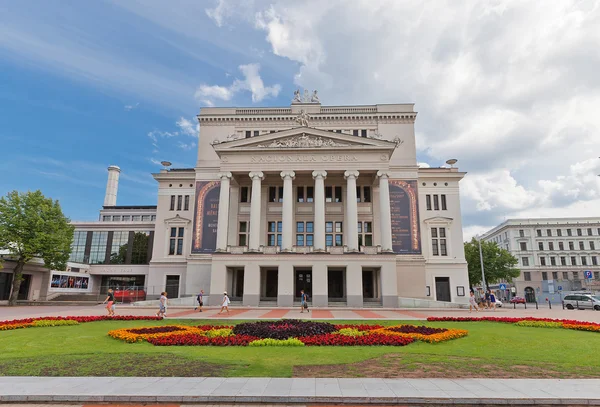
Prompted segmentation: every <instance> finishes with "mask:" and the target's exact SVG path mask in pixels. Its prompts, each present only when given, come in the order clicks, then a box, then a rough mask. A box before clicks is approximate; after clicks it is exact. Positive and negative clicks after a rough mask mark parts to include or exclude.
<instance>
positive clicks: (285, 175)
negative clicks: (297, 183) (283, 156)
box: [279, 171, 296, 181]
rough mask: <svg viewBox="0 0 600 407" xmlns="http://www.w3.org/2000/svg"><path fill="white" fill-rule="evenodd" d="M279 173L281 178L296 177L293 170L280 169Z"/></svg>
mask: <svg viewBox="0 0 600 407" xmlns="http://www.w3.org/2000/svg"><path fill="white" fill-rule="evenodd" d="M279 175H281V178H283V179H284V180H285V179H291V180H292V181H293V180H294V179H296V173H295V172H294V171H281V173H280V174H279Z"/></svg>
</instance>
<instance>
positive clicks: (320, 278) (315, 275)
mask: <svg viewBox="0 0 600 407" xmlns="http://www.w3.org/2000/svg"><path fill="white" fill-rule="evenodd" d="M311 284H312V298H311V299H310V300H311V301H312V305H313V307H326V306H327V305H329V295H328V292H327V291H328V284H327V266H326V263H325V262H323V261H319V262H315V263H313V266H312V281H311Z"/></svg>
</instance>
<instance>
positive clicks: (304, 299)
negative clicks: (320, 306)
mask: <svg viewBox="0 0 600 407" xmlns="http://www.w3.org/2000/svg"><path fill="white" fill-rule="evenodd" d="M304 310H306V312H310V310H309V309H308V294H306V293H305V292H304V290H300V313H301V314H303V313H304Z"/></svg>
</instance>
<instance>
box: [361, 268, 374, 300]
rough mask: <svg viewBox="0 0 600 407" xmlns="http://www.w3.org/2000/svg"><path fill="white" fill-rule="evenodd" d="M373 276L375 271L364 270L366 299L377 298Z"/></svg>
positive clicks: (363, 282)
mask: <svg viewBox="0 0 600 407" xmlns="http://www.w3.org/2000/svg"><path fill="white" fill-rule="evenodd" d="M373 274H374V272H373V270H363V272H362V286H363V298H364V299H372V298H375V284H374V278H373Z"/></svg>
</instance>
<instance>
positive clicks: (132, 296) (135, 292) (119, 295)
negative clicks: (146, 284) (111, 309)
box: [115, 287, 146, 302]
mask: <svg viewBox="0 0 600 407" xmlns="http://www.w3.org/2000/svg"><path fill="white" fill-rule="evenodd" d="M115 300H116V301H118V302H135V301H145V300H146V291H144V289H143V288H142V287H127V288H123V287H121V288H116V289H115Z"/></svg>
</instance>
